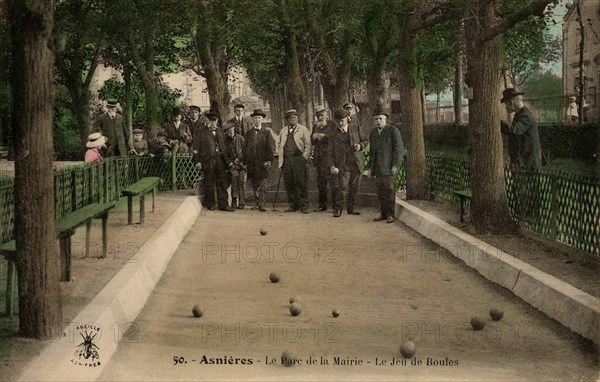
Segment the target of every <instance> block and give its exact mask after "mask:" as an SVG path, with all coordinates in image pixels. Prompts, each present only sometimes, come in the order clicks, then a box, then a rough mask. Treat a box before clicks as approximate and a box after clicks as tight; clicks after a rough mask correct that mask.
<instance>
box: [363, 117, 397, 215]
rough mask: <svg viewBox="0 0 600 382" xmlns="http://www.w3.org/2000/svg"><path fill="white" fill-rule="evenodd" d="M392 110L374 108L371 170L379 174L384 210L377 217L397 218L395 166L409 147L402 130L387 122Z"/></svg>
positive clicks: (380, 200) (376, 182)
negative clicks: (395, 213)
mask: <svg viewBox="0 0 600 382" xmlns="http://www.w3.org/2000/svg"><path fill="white" fill-rule="evenodd" d="M387 118H388V114H387V113H386V112H385V111H383V109H382V108H381V107H376V108H375V110H374V111H373V124H374V127H375V128H374V129H373V130H372V131H371V134H370V135H369V143H370V149H371V154H370V158H369V172H370V174H371V176H373V177H375V186H376V188H377V198H378V200H379V208H380V211H381V214H380V215H379V216H378V217H376V218H375V219H373V220H374V221H386V222H388V223H393V222H394V207H395V202H396V201H395V198H396V189H395V183H396V179H395V175H396V174H395V167H396V166H398V165H399V164H400V161H401V160H402V158H403V156H404V154H405V152H406V150H405V149H404V145H403V144H402V137H401V135H400V130H399V129H397V128H396V127H395V126H392V125H390V124H388V123H387Z"/></svg>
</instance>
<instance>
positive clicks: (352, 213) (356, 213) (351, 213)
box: [348, 211, 360, 215]
mask: <svg viewBox="0 0 600 382" xmlns="http://www.w3.org/2000/svg"><path fill="white" fill-rule="evenodd" d="M348 215H360V212H359V211H348Z"/></svg>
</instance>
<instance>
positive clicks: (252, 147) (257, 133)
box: [243, 109, 275, 212]
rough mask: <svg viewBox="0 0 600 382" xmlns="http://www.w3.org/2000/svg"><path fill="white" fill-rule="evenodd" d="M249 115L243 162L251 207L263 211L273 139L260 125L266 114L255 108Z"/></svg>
mask: <svg viewBox="0 0 600 382" xmlns="http://www.w3.org/2000/svg"><path fill="white" fill-rule="evenodd" d="M250 117H251V118H252V129H250V130H248V131H246V135H245V136H244V150H243V157H244V164H245V165H246V168H247V174H248V179H249V180H250V182H251V183H252V191H253V193H254V207H253V208H252V209H257V210H259V211H261V212H265V211H266V208H265V204H266V201H265V197H266V192H267V186H268V182H267V179H268V177H269V169H270V168H271V165H272V164H273V159H274V156H275V151H274V149H273V148H274V147H275V141H274V139H273V135H271V131H270V130H269V129H267V128H265V127H263V126H262V121H263V119H264V118H265V117H266V114H265V113H264V112H263V111H262V110H261V109H255V110H254V112H253V113H252V114H250Z"/></svg>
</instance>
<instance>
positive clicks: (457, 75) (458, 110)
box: [454, 51, 463, 125]
mask: <svg viewBox="0 0 600 382" xmlns="http://www.w3.org/2000/svg"><path fill="white" fill-rule="evenodd" d="M457 56H458V57H457V59H456V65H455V67H454V123H456V124H457V125H460V124H462V83H463V78H462V77H463V75H462V64H463V60H462V56H463V54H462V51H459V52H458V55H457Z"/></svg>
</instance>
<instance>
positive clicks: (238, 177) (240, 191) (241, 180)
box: [231, 169, 246, 206]
mask: <svg viewBox="0 0 600 382" xmlns="http://www.w3.org/2000/svg"><path fill="white" fill-rule="evenodd" d="M231 198H232V199H238V206H244V205H246V170H244V169H239V170H236V169H234V170H231Z"/></svg>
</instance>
